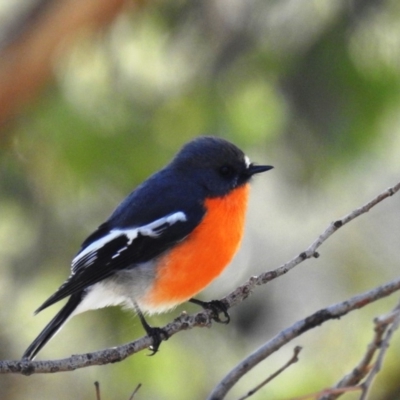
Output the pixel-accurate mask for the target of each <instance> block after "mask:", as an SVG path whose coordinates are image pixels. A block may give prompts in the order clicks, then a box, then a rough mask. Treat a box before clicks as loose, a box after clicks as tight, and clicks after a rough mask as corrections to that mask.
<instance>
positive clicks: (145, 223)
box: [23, 136, 273, 360]
mask: <svg viewBox="0 0 400 400" xmlns="http://www.w3.org/2000/svg"><path fill="white" fill-rule="evenodd" d="M271 168H273V167H271V166H266V165H255V164H253V163H251V162H250V160H249V158H248V157H247V156H246V155H245V154H244V153H243V152H242V151H241V150H240V149H238V148H237V147H236V146H235V145H233V144H232V143H230V142H228V141H226V140H223V139H220V138H216V137H211V136H202V137H198V138H196V139H194V140H192V141H191V142H189V143H187V144H186V145H185V146H184V147H183V148H182V149H181V150H180V151H179V153H178V154H177V155H176V156H175V158H174V159H173V160H172V162H171V163H170V164H168V165H167V166H166V167H165V168H163V169H162V170H161V171H159V172H157V173H155V174H154V175H152V176H151V177H150V178H149V179H147V180H146V181H145V182H144V183H142V184H141V185H140V186H138V187H137V188H136V189H135V190H134V191H133V192H132V193H131V194H129V195H128V197H127V198H126V199H125V200H124V201H123V202H122V203H121V204H120V205H119V206H118V207H117V208H116V210H115V211H114V212H113V213H112V215H111V216H110V218H109V219H108V220H107V221H106V222H104V223H103V224H102V225H100V226H99V227H98V228H97V230H96V231H94V232H93V233H92V234H91V235H90V236H89V237H88V238H87V239H86V240H85V241H84V242H83V244H82V247H81V249H80V251H79V252H78V254H77V255H76V256H75V258H74V259H73V260H72V266H71V275H70V276H69V278H68V279H67V280H66V281H65V282H64V283H63V284H62V285H61V286H60V288H59V289H58V290H57V291H56V292H55V293H54V294H53V295H52V296H50V297H49V298H48V299H47V300H46V301H45V302H44V303H43V304H42V305H41V306H40V307H39V308H38V309H37V310H36V312H35V313H38V312H40V311H42V310H43V309H45V308H47V307H49V306H50V305H52V304H54V303H56V302H58V301H59V300H61V299H64V298H66V297H68V296H69V299H68V301H67V303H66V304H65V305H64V307H63V308H62V309H61V310H60V311H59V312H58V314H57V315H56V316H55V317H54V318H53V319H52V320H51V321H50V322H49V324H48V325H47V326H46V327H45V328H44V329H43V331H42V332H41V333H40V334H39V336H38V337H37V338H36V339H35V340H34V341H33V343H32V344H31V345H30V346H29V347H28V349H27V350H26V351H25V353H24V355H23V359H28V360H32V359H33V358H34V357H35V356H36V355H37V353H38V352H39V351H40V350H41V349H42V347H43V346H44V345H45V344H46V343H47V342H48V341H49V340H50V339H51V338H52V337H53V336H54V335H55V334H56V333H57V332H58V331H59V330H60V329H61V327H62V326H63V325H64V324H65V323H66V322H67V321H68V320H69V319H70V318H71V317H72V316H74V315H76V314H79V313H82V312H84V311H87V310H92V309H97V308H103V307H107V306H112V305H124V306H127V307H130V308H133V309H134V310H135V312H137V314H138V315H139V318H140V320H141V322H142V325H143V327H144V329H145V330H146V332H147V334H149V335H151V336H152V337H153V346H152V347H151V348H152V350H153V354H154V353H155V352H156V351H157V350H158V347H159V345H160V343H161V341H162V340H165V339H167V338H168V335H167V334H166V332H165V331H163V330H162V329H160V328H154V327H151V326H149V324H148V323H147V322H146V320H145V318H144V316H143V312H145V313H149V314H152V313H161V312H165V311H167V310H170V309H172V308H174V307H175V306H177V305H178V304H180V303H183V302H185V301H191V302H193V303H196V304H199V305H201V306H203V307H204V308H210V309H212V310H213V314H214V319H215V320H216V321H218V322H229V315H228V313H227V309H226V306H224V305H223V303H222V302H219V301H211V302H203V301H200V300H196V299H193V298H192V296H194V295H196V294H197V293H199V292H200V291H201V290H202V289H204V288H205V287H206V286H207V285H208V284H209V283H210V282H211V281H212V280H213V279H214V278H216V277H217V276H218V275H219V274H220V273H221V272H222V271H223V270H224V268H225V267H226V266H227V265H228V263H229V262H230V261H231V259H232V258H233V256H234V254H235V252H236V251H237V249H238V247H239V244H240V242H241V239H242V236H243V227H244V221H245V213H246V208H247V199H248V193H249V181H250V179H251V177H252V176H253V175H254V174H257V173H260V172H264V171H268V170H269V169H271ZM219 313H223V314H224V315H225V317H226V319H225V320H221V319H220V318H219Z"/></svg>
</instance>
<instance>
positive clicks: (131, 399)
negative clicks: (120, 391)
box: [129, 383, 142, 400]
mask: <svg viewBox="0 0 400 400" xmlns="http://www.w3.org/2000/svg"><path fill="white" fill-rule="evenodd" d="M141 387H142V384H141V383H139V385H137V386H136V389H135V390H134V391H133V392H132V394H131V397H129V400H133V398H134V397H135V395H136V393H137V392H138V391H139V389H140V388H141Z"/></svg>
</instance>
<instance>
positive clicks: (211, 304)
mask: <svg viewBox="0 0 400 400" xmlns="http://www.w3.org/2000/svg"><path fill="white" fill-rule="evenodd" d="M189 301H190V302H191V303H194V304H197V305H199V306H201V307H203V308H204V309H206V310H210V311H211V312H212V319H213V320H214V321H215V322H218V323H220V324H229V322H230V320H231V317H230V316H229V313H228V307H227V306H226V305H225V303H224V302H222V301H221V300H211V301H201V300H197V299H190V300H189ZM220 314H224V317H225V319H221V318H220V317H219V315H220Z"/></svg>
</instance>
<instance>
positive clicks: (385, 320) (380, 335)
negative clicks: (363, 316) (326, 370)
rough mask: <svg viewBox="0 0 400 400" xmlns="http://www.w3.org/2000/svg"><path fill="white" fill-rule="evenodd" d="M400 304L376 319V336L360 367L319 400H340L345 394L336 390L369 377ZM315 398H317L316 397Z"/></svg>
mask: <svg viewBox="0 0 400 400" xmlns="http://www.w3.org/2000/svg"><path fill="white" fill-rule="evenodd" d="M399 312H400V304H399V305H397V306H396V308H394V309H393V310H392V311H391V312H390V313H389V314H387V315H384V316H380V317H378V318H375V321H374V322H375V329H374V331H375V334H374V337H373V339H372V341H371V343H370V344H369V345H368V348H367V351H366V352H365V354H364V356H363V358H362V359H361V361H360V362H359V363H358V365H357V366H356V367H355V368H354V369H353V370H352V371H351V372H350V373H349V374H347V375H346V376H344V377H343V378H342V379H341V380H340V381H339V382H338V383H337V384H336V385H334V386H333V388H332V389H328V390H325V391H324V392H323V393H321V396H322V397H319V400H334V399H336V398H338V397H339V396H340V395H341V394H343V393H344V392H340V391H336V389H341V388H346V389H348V388H349V387H352V386H354V387H355V385H357V384H359V383H360V382H361V381H362V379H364V378H365V376H367V374H368V373H369V372H370V371H371V366H370V364H371V362H372V360H373V358H374V355H375V353H376V352H377V351H378V350H379V349H380V348H381V347H382V343H383V342H384V340H386V339H384V334H385V332H386V331H387V329H388V328H389V327H390V326H391V325H392V324H393V322H394V320H395V318H397V316H398V315H399ZM362 389H363V388H362V387H361V386H357V390H362ZM314 397H315V396H314Z"/></svg>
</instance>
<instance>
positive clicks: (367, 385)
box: [360, 306, 400, 400]
mask: <svg viewBox="0 0 400 400" xmlns="http://www.w3.org/2000/svg"><path fill="white" fill-rule="evenodd" d="M395 310H396V315H395V316H394V320H393V322H392V323H391V325H390V327H389V329H388V331H387V333H386V336H385V337H384V339H383V340H382V343H381V344H380V351H379V354H378V358H377V360H376V363H375V365H374V367H373V368H372V370H371V372H370V373H369V375H368V377H367V379H366V381H365V382H364V383H363V384H362V385H361V386H362V389H363V393H362V395H361V397H360V400H366V399H367V396H368V393H369V390H370V389H371V387H372V383H373V381H374V379H375V377H376V375H377V374H378V372H379V371H380V370H381V368H382V365H383V360H384V358H385V355H386V353H387V349H388V348H389V343H390V340H391V338H392V336H393V333H394V332H395V331H396V330H397V329H398V328H399V325H400V306H397V307H396V309H395Z"/></svg>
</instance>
